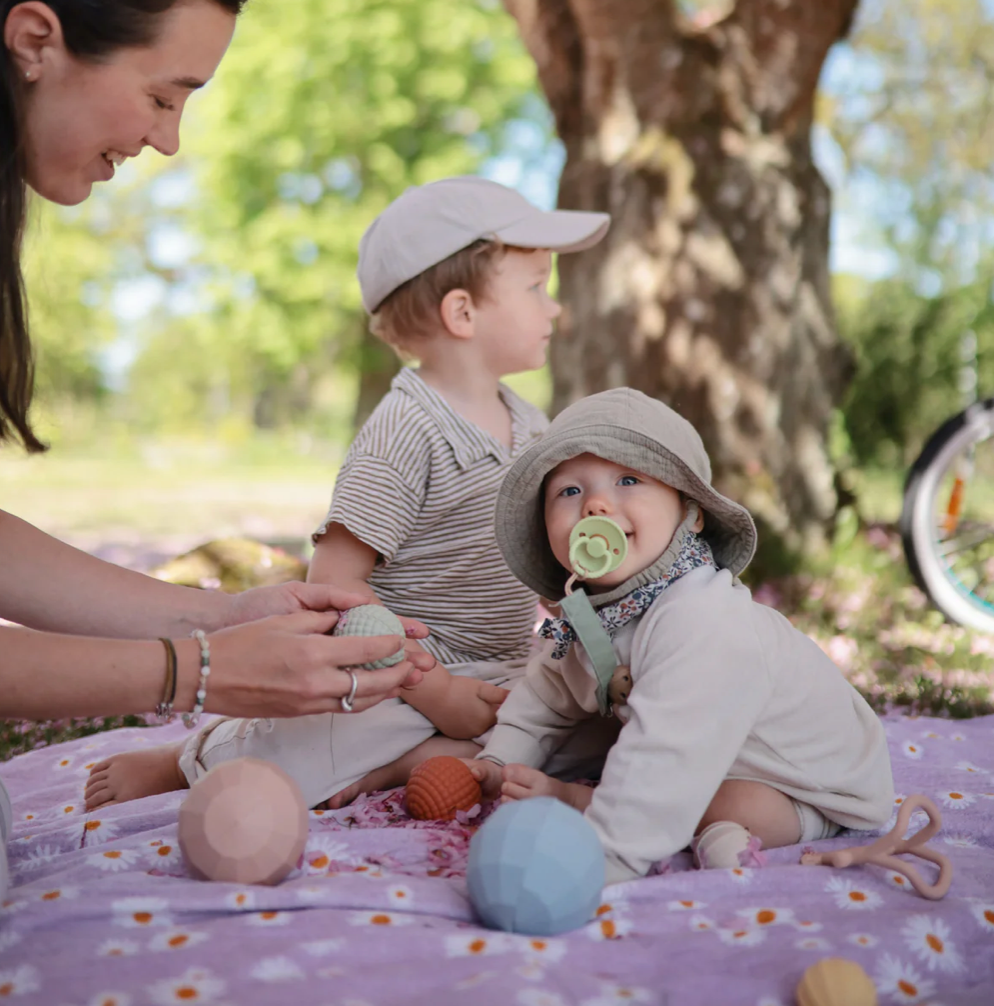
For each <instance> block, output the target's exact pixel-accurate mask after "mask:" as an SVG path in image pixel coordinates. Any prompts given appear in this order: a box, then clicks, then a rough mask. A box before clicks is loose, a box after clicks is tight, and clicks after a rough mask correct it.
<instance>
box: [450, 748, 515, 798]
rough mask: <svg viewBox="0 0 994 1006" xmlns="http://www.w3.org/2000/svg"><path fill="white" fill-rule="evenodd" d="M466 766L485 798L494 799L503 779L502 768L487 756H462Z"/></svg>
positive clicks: (498, 793) (497, 794) (498, 792)
mask: <svg viewBox="0 0 994 1006" xmlns="http://www.w3.org/2000/svg"><path fill="white" fill-rule="evenodd" d="M460 760H461V761H462V762H463V763H464V764H465V765H467V766H468V768H469V770H470V772H472V773H473V778H474V779H475V780H476V781H477V782H478V783H479V784H480V789H481V790H483V796H484V799H486V800H496V799H497V797H498V796H500V787H501V783H502V782H503V781H504V770H503V769H502V768H501V767H500V765H498V764H497V763H496V762H493V761H490V759H489V758H462V759H460Z"/></svg>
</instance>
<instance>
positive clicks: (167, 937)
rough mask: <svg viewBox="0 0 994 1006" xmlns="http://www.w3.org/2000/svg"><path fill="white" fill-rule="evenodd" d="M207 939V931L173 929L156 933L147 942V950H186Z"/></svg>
mask: <svg viewBox="0 0 994 1006" xmlns="http://www.w3.org/2000/svg"><path fill="white" fill-rule="evenodd" d="M206 939H207V933H203V932H190V931H189V930H185V929H175V930H172V931H167V932H164V933H157V934H156V935H155V936H154V937H153V938H152V939H151V940H150V941H149V944H148V948H149V950H188V949H189V948H190V947H195V946H197V944H199V943H203V942H204V940H206Z"/></svg>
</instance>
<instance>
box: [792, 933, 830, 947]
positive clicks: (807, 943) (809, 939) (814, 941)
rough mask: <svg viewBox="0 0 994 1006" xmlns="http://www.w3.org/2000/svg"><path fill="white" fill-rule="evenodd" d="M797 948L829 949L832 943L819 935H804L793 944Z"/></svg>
mask: <svg viewBox="0 0 994 1006" xmlns="http://www.w3.org/2000/svg"><path fill="white" fill-rule="evenodd" d="M794 946H795V947H797V949H798V950H831V949H832V944H831V943H829V942H828V940H825V939H822V938H821V937H820V936H805V937H804V939H803V940H798V941H797V942H796V943H795V944H794Z"/></svg>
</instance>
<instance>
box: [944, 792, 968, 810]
mask: <svg viewBox="0 0 994 1006" xmlns="http://www.w3.org/2000/svg"><path fill="white" fill-rule="evenodd" d="M939 799H940V800H941V801H942V802H943V803H944V804H945V805H946V806H947V807H949V808H950V809H956V810H958V809H959V808H960V807H969V806H970V804H971V803H973V802H974V801H975V800H976V799H977V798H976V797H975V796H974V795H973V794H972V793H964V792H962V791H961V790H958V789H954V790H950V791H949V792H948V793H940V794H939Z"/></svg>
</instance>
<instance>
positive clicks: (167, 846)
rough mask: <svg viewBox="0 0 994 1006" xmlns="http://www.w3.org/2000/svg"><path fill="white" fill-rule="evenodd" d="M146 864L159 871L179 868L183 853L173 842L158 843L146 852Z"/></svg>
mask: <svg viewBox="0 0 994 1006" xmlns="http://www.w3.org/2000/svg"><path fill="white" fill-rule="evenodd" d="M147 859H148V862H149V863H150V864H151V865H152V866H153V867H156V868H158V869H160V870H163V869H165V868H166V867H169V866H179V864H180V863H182V862H183V853H182V851H181V850H180V847H179V845H178V844H176V843H175V842H158V843H157V844H155V845H152V846H151V847H150V848H149V850H148V856H147Z"/></svg>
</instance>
